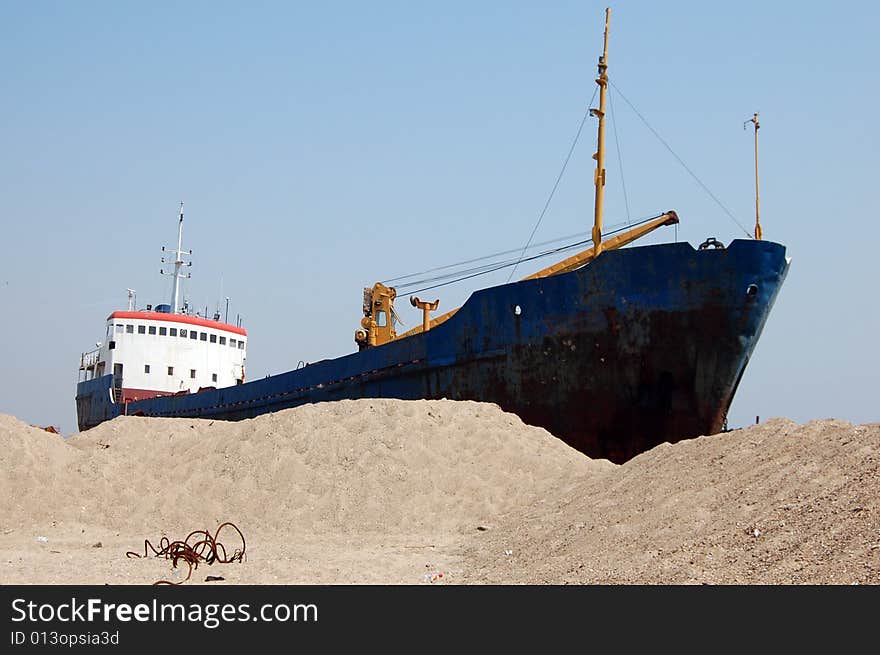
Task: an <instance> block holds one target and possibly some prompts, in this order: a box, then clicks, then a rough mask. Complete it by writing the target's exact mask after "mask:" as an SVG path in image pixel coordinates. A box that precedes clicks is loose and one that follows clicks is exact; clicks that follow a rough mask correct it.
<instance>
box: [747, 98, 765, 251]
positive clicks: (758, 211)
mask: <svg viewBox="0 0 880 655" xmlns="http://www.w3.org/2000/svg"><path fill="white" fill-rule="evenodd" d="M749 123H754V124H755V238H756V239H757V240H758V241H760V240H761V237H762V236H763V231H762V230H761V194H760V191H759V189H758V129H759V128H760V127H761V124H760V123H759V122H758V112H755V115H754V116H752V117H751V118H750V119H749V120H747V121H746V124H749Z"/></svg>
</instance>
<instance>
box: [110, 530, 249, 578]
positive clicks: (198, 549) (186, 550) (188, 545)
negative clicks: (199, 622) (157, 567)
mask: <svg viewBox="0 0 880 655" xmlns="http://www.w3.org/2000/svg"><path fill="white" fill-rule="evenodd" d="M227 526H228V527H230V528H232V529H233V530H235V531H236V532H237V533H238V536H239V537H240V538H241V548H236V549H235V550H233V551H232V554H231V555H230V554H228V552H227V550H226V546H224V545H223V543H221V542H220V541H219V540H218V538H217V537H219V536H220V532H221V531H222V530H223V528H225V527H227ZM245 548H246V544H245V540H244V534H242V532H241V530H240V529H239V528H238V526H237V525H235V523H231V522H229V521H227V522H226V523H221V524H220V527H218V528H217V531H216V532H215V533H214V534H213V535H212V534H211V533H210V532H208V531H207V530H193V531H192V532H190V533H189V534H188V535H187V536H186V539H183V540H177V541H171V540H170V539H169V538H168V537H162V538H161V539H160V540H159V547H158V548H156V547H155V546H154V545H153V544H152V543H150V540H149V539H144V554H143V555H141V554H139V553H136V552H135V551H133V550H130V551H128V552H127V553H125V556H126V557H137V558H141V557H151V554H150V551H152V556H153V557H164V558H165V559H170V560H171V566H172V567H173V568H175V569H176V568H177V563H178V562H180V561H184V562H186V564H187V565H188V566H189V570H188V571H187V573H186V577H185V578H184V579H183V580H181V581H179V582H172V581H170V580H159V581H157V582H154V583H153V584H154V585H180V584H183V583H184V582H186V581H187V580H189V579H190V577H191V576H192V572H193V569H196V568H198V566H199V563H200V562H204V563H206V564H208V565H210V564H214V562H218V563H220V564H229V563H230V562H243V561H244V557H245V554H244V553H245Z"/></svg>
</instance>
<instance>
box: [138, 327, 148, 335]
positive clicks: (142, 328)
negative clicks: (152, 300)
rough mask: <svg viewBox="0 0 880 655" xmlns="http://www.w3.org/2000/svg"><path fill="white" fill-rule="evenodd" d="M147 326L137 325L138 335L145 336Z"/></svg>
mask: <svg viewBox="0 0 880 655" xmlns="http://www.w3.org/2000/svg"><path fill="white" fill-rule="evenodd" d="M146 333H147V326H146V325H138V334H146Z"/></svg>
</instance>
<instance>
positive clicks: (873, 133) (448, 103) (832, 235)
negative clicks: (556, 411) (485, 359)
mask: <svg viewBox="0 0 880 655" xmlns="http://www.w3.org/2000/svg"><path fill="white" fill-rule="evenodd" d="M181 5H182V6H181ZM604 7H605V3H595V2H554V3H538V2H530V3H526V2H503V3H502V2H482V3H471V2H455V1H447V2H443V3H432V4H426V3H407V2H374V3H344V2H329V3H290V2H255V3H221V2H188V3H167V2H152V3H148V4H146V3H140V4H135V3H119V2H79V3H74V2H10V1H8V0H5V1H2V2H0V56H2V61H3V62H4V64H5V65H4V66H3V67H2V68H0V89H2V103H0V221H2V228H3V229H2V235H3V243H4V245H5V247H4V249H3V253H4V257H3V261H2V264H0V306H2V310H0V311H2V313H3V315H4V320H3V321H0V326H2V327H0V343H2V346H0V348H2V350H0V353H2V356H3V364H4V365H3V371H4V375H3V376H2V379H0V412H3V413H8V414H12V415H15V416H17V417H19V418H21V419H22V420H24V421H28V422H31V423H35V424H40V425H48V424H53V425H56V426H60V427H61V428H62V430H63V431H64V432H65V433H70V432H72V431H74V430H75V426H76V421H75V409H74V401H73V398H74V393H75V384H76V379H77V370H76V369H77V364H78V360H79V355H80V353H81V352H82V351H84V350H88V349H89V347H90V346H92V344H94V342H95V341H96V340H98V339H100V338H101V334H102V332H103V324H104V320H105V319H106V317H107V315H108V314H109V313H110V312H111V311H113V310H114V309H120V308H125V306H126V288H128V287H131V288H134V289H136V290H137V292H138V303H139V305H140V306H143V305H144V304H145V303H147V302H150V303H153V304H155V303H156V302H161V301H165V300H166V299H167V298H168V297H170V290H169V289H170V282H169V280H168V278H163V277H161V276H159V274H158V270H159V267H160V262H159V258H160V257H161V252H160V248H161V246H163V245H166V246H170V245H172V244H173V242H174V239H175V238H176V219H175V214H176V208H177V205H178V203H179V201H181V200H183V201H184V202H185V203H186V205H185V207H186V223H185V233H184V237H185V245H186V247H187V248H190V247H191V248H192V249H193V251H194V256H193V260H194V265H193V268H192V272H193V278H192V280H191V281H190V282H189V283H188V285H187V289H186V292H187V295H188V297H189V298H190V299H191V302H192V304H193V305H194V306H196V307H202V308H204V306H205V305H208V306H209V309H210V310H211V311H213V310H214V309H215V308H216V307H217V306H218V304H219V305H221V306H224V305H225V300H224V299H225V297H227V296H228V297H229V298H230V316H231V317H234V316H237V315H238V314H241V315H242V317H243V322H244V325H245V327H246V328H247V329H248V331H249V333H250V338H251V341H250V346H249V352H248V371H249V374H250V375H251V376H258V377H261V376H263V375H265V374H268V373H278V372H282V371H285V370H288V369H290V368H292V367H295V366H296V364H297V362H298V361H299V360H305V361H315V360H317V359H322V358H325V357H332V356H337V355H342V354H346V353H348V352H352V351H353V350H354V343H353V339H352V335H353V332H354V329H355V328H356V327H357V325H358V321H359V319H360V316H361V314H360V304H361V289H362V287H364V286H367V285H370V284H372V283H373V282H375V281H377V280H382V279H387V278H389V277H393V276H395V275H399V274H404V273H411V272H415V271H418V270H421V269H423V268H429V267H431V266H437V265H443V264H448V263H451V262H454V261H458V260H461V259H467V258H469V257H476V256H480V255H484V254H488V253H492V252H497V251H501V250H506V249H508V248H516V247H518V246H520V247H521V246H522V245H523V244H524V243H525V241H526V239H527V238H528V236H529V234H530V232H531V230H532V228H533V226H534V224H535V221H536V220H537V217H538V215H539V213H540V211H541V208H542V207H543V205H544V203H545V201H546V199H547V195H548V193H549V192H550V189H551V188H552V186H553V182H554V180H555V179H556V176H557V174H558V173H559V169H560V166H561V164H562V161H563V159H564V157H565V154H566V152H567V151H568V148H569V146H570V144H571V140H572V138H573V136H574V134H575V132H576V130H577V126H578V124H579V123H580V120H581V117H582V116H583V113H584V110H585V107H586V105H587V103H588V101H589V100H590V98H591V97H592V94H593V90H594V88H595V84H594V83H593V78H594V75H595V71H596V58H597V56H598V54H599V52H600V50H601V45H602V44H601V39H602V28H603V20H604V16H603V12H604ZM611 7H612V23H611V39H610V53H609V64H610V70H609V74H610V76H611V79H612V82H613V83H614V84H615V86H616V87H617V88H618V89H619V91H621V92H622V93H623V94H624V95H625V96H626V98H628V99H629V100H630V101H631V102H632V103H633V104H634V105H635V107H636V108H637V109H638V110H639V112H641V114H642V115H644V116H645V118H646V119H647V120H648V121H649V122H650V124H651V125H652V126H653V127H654V128H655V129H656V130H657V131H658V132H659V133H660V134H661V135H662V136H663V138H664V139H665V140H666V141H667V142H668V143H669V144H670V146H671V147H672V148H673V149H674V150H675V152H676V153H677V154H678V155H679V157H681V158H682V159H683V160H684V161H685V162H686V163H687V165H688V167H689V168H691V169H692V170H693V171H694V172H695V173H696V174H697V175H698V176H699V178H700V179H701V180H702V181H703V182H704V183H705V184H706V185H707V186H708V187H709V188H710V189H711V190H712V192H713V193H714V194H715V195H716V196H717V197H718V198H719V199H720V200H721V201H722V202H723V203H724V205H725V206H726V207H728V208H729V209H730V210H731V211H732V212H733V214H734V215H735V216H736V217H737V219H738V220H739V221H740V223H742V224H743V225H745V226H746V227H750V226H751V225H752V222H753V220H754V204H753V203H754V196H753V193H754V189H753V168H752V157H753V151H752V147H753V142H752V137H751V133H750V132H748V131H744V130H743V121H745V120H746V119H747V118H749V117H750V116H751V115H752V113H753V112H754V111H760V112H761V124H762V129H761V133H760V136H761V155H762V158H761V190H762V195H761V200H762V222H763V224H764V235H765V238H768V239H771V240H775V241H779V242H781V243H783V244H785V245H786V246H787V247H788V249H789V255H790V256H791V257H792V259H793V261H792V268H791V271H790V274H789V277H788V280H787V281H786V283H785V286H784V287H783V289H782V292H781V294H780V297H779V299H778V301H777V304H776V307H775V308H774V311H773V313H772V314H771V316H770V319H769V321H768V323H767V326H766V328H765V331H764V335H763V337H762V339H761V341H760V343H759V344H758V348H757V350H756V352H755V355H754V357H753V359H752V361H751V363H750V365H749V368H748V370H747V371H746V374H745V377H744V378H743V381H742V384H741V386H740V389H739V392H738V395H737V398H736V400H735V401H734V406H733V408H732V411H731V415H730V422H731V425H732V426H739V425H745V424H748V423H751V422H752V421H754V417H755V416H756V415H760V416H761V417H762V419H763V418H767V417H770V416H789V417H791V418H793V419H795V420H798V421H806V420H809V419H812V418H826V417H837V418H842V419H847V420H850V421H855V422H865V421H877V420H880V409H878V403H877V397H878V390H880V373H878V371H880V355H878V352H880V350H878V346H877V335H878V334H880V309H878V302H877V297H878V292H877V285H878V282H880V275H878V244H880V228H878V221H880V219H878V217H877V210H876V202H874V192H875V189H876V188H877V185H878V183H877V180H878V177H880V165H878V156H877V152H878V149H880V138H878V137H880V128H878V123H877V120H876V117H875V113H876V106H877V104H878V100H880V92H878V89H880V85H878V81H880V80H878V64H880V46H878V40H877V38H876V34H875V29H876V25H877V24H878V22H880V21H878V19H880V10H878V8H877V6H876V5H875V4H874V3H868V2H864V3H838V4H836V5H829V4H827V3H819V2H806V3H804V2H797V3H795V2H775V3H766V2H765V3H759V2H739V3H705V2H679V1H674V0H673V1H670V2H663V3H655V2H626V3H622V2H619V3H612V4H611ZM612 99H613V103H614V105H613V109H614V113H613V120H614V123H615V124H616V128H617V139H618V140H619V142H620V157H619V158H618V154H617V148H616V142H615V140H614V139H613V133H612V132H609V145H610V147H609V159H608V163H607V167H608V191H607V194H608V195H607V213H606V224H610V225H613V224H617V223H620V222H622V221H624V220H626V219H627V207H626V204H627V203H626V202H625V198H624V195H623V192H622V185H621V183H620V181H621V176H620V170H621V167H620V163H621V161H622V164H623V167H622V168H623V175H624V179H625V182H626V190H627V198H626V199H627V200H628V204H629V213H630V215H631V216H632V218H637V217H644V216H648V215H652V214H655V213H658V212H660V211H663V210H666V209H675V210H676V211H678V213H679V215H680V216H681V218H682V224H681V226H680V227H679V229H678V235H677V236H678V238H679V239H680V240H687V241H690V242H691V243H693V244H694V245H696V244H698V243H700V242H702V241H703V240H704V239H705V238H706V237H709V236H714V237H717V238H719V239H721V240H722V241H724V242H728V241H730V240H731V239H733V238H737V237H740V236H742V230H741V229H740V228H739V227H738V226H737V225H736V223H734V222H733V221H732V220H731V219H730V218H729V217H728V216H727V215H726V214H725V212H724V211H723V210H722V209H721V208H719V207H718V205H717V204H716V203H715V202H714V201H713V200H712V199H711V198H710V197H709V196H708V195H707V194H706V193H705V192H704V191H703V190H702V189H701V188H700V186H699V185H698V184H697V183H696V182H695V181H694V180H693V178H691V177H690V175H689V174H688V173H687V172H686V171H685V170H684V169H683V168H682V167H681V166H680V165H679V164H678V163H677V162H676V161H675V159H674V158H673V157H671V156H670V155H669V153H668V152H667V151H666V149H665V148H664V147H663V145H662V144H660V143H659V142H658V141H657V140H656V139H655V138H654V137H653V136H652V135H651V133H650V132H649V131H648V130H647V129H646V128H645V127H644V125H643V124H642V123H641V122H640V120H639V119H638V118H637V116H636V115H635V114H634V113H633V112H632V111H631V110H630V109H629V107H628V106H627V105H626V103H625V102H624V101H623V99H622V97H621V96H619V95H613V96H612ZM594 142H595V123H593V122H588V124H587V126H586V127H585V131H584V134H583V136H582V139H581V141H580V143H579V145H578V147H577V149H576V150H575V153H574V156H573V157H572V160H571V162H570V164H569V167H568V170H567V171H566V175H565V177H564V178H563V180H562V182H561V184H560V187H559V190H558V191H557V193H556V195H555V197H554V200H553V203H552V204H551V206H550V209H549V211H548V213H547V215H546V216H545V218H544V220H543V222H542V224H541V227H540V229H539V231H538V233H537V235H536V240H547V239H552V238H555V237H559V236H563V235H569V234H573V233H576V232H581V231H587V230H589V228H590V224H591V220H592V195H593V190H592V184H591V180H592V161H591V159H590V155H591V154H592V152H593V148H594ZM674 238H675V234H674V232H672V231H671V230H666V231H665V232H658V233H655V235H652V236H651V237H649V238H648V239H647V240H646V242H657V241H664V240H672V239H674ZM534 268H535V266H532V268H531V270H534ZM531 270H529V269H528V268H526V269H523V270H522V271H521V273H522V275H525V274H526V273H528V272H531ZM506 276H507V272H500V273H496V274H495V275H494V276H488V277H486V278H481V279H478V280H476V281H473V282H472V283H471V284H470V285H468V284H462V285H456V286H454V287H445V288H443V289H440V290H438V292H439V293H437V295H439V297H440V300H441V309H442V308H446V309H449V308H452V307H455V306H457V305H459V304H460V303H461V302H463V301H464V300H465V299H466V297H467V295H468V294H469V293H470V292H471V291H472V290H473V289H474V288H476V287H477V285H479V286H485V285H492V284H499V283H502V282H504V281H505V280H506ZM432 294H433V292H432ZM433 297H434V296H433V295H432V299H433ZM401 304H402V312H401V313H402V315H403V319H404V321H406V322H407V324H408V325H410V326H411V325H415V324H416V323H417V322H418V320H419V318H418V315H417V313H416V310H414V309H412V308H410V307H409V305H408V303H401Z"/></svg>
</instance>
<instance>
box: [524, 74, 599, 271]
mask: <svg viewBox="0 0 880 655" xmlns="http://www.w3.org/2000/svg"><path fill="white" fill-rule="evenodd" d="M598 90H599V87H596V88H595V89H594V90H593V97H592V98H590V102H589V103H587V111H586V112H585V113H584V117H583V118H582V119H581V124H580V125H579V126H578V129H577V134H575V135H574V140H573V141H572V142H571V148H569V149H568V154H567V155H566V156H565V161H564V162H562V169H561V170H560V171H559V175H557V176H556V182H555V183H554V184H553V188H552V189H551V190H550V195H549V196H547V202H545V203H544V209H542V210H541V214H540V216H538V221H537V222H536V223H535V227H533V228H532V233H531V234H530V235H529V240H528V241H526V245H525V246H523V249H522V253H521V254H520V257H523V256H525V254H526V250H528V247H529V244H531V243H532V239H534V238H535V232H537V231H538V227H540V225H541V221H543V220H544V215H545V214H546V213H547V209H548V208H549V207H550V201H551V200H553V196H554V194H555V193H556V189H557V188H558V187H559V182H560V181H561V180H562V176H563V175H564V174H565V169H566V168H567V167H568V161H569V160H570V159H571V154H572V153H573V152H574V148H575V146H576V145H577V142H578V139H580V138H581V131H582V130H583V129H584V123H586V122H587V118H588V117H589V116H590V107H592V105H593V100H595V99H596V92H597V91H598ZM518 264H519V262H517V263H516V264H514V266H513V269H512V270H511V271H510V275H508V276H507V281H508V282H510V278H512V277H513V274H514V273H515V272H516V267H517V265H518Z"/></svg>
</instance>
